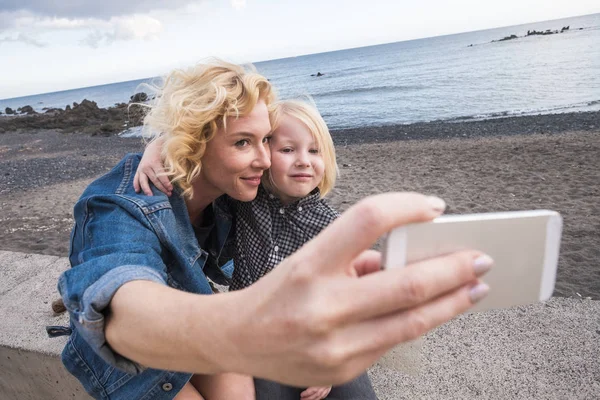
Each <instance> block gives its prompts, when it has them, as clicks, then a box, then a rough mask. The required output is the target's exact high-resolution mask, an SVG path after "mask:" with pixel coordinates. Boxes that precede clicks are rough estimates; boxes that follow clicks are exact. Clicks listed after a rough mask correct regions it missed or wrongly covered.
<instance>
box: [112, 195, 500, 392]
mask: <svg viewBox="0 0 600 400" xmlns="http://www.w3.org/2000/svg"><path fill="white" fill-rule="evenodd" d="M442 212H443V203H440V201H439V199H437V200H436V199H432V198H427V197H425V196H422V195H418V194H412V193H391V194H384V195H378V196H373V197H370V198H367V199H365V200H363V201H361V202H359V203H357V204H356V205H354V206H353V207H351V208H350V209H349V210H348V211H347V212H345V213H344V214H343V215H342V216H341V217H340V218H339V219H337V220H336V221H335V222H334V223H332V224H331V225H330V226H329V227H328V228H326V229H325V230H324V231H323V232H322V233H321V234H320V235H319V236H317V237H316V238H315V239H313V240H312V241H310V242H308V243H307V244H306V245H305V246H304V247H303V248H302V249H300V250H299V251H298V252H297V253H295V254H294V255H292V256H291V257H289V258H287V259H286V260H284V261H283V262H282V263H281V264H280V265H279V266H278V267H277V268H276V269H275V270H273V271H272V272H271V273H269V274H268V275H267V276H265V277H264V278H263V279H261V280H259V281H258V282H257V283H256V284H254V285H252V286H250V287H248V288H246V289H244V290H240V291H237V292H233V293H224V294H217V295H210V296H202V295H194V294H189V293H183V292H178V291H175V290H174V289H170V288H168V287H165V286H162V285H159V284H156V283H153V282H144V281H139V282H136V281H133V282H129V283H127V284H125V285H123V286H122V287H121V288H120V289H119V290H118V291H117V292H116V294H115V296H114V298H113V300H112V303H111V305H110V309H111V315H110V318H109V320H108V324H107V327H106V337H107V339H108V343H109V344H110V346H111V347H112V348H113V349H114V350H116V351H117V352H119V353H121V354H122V355H124V356H126V357H128V358H130V359H132V360H135V361H138V362H139V363H141V364H142V365H145V366H148V367H153V368H160V369H170V370H181V371H189V372H194V373H218V372H224V371H228V372H238V373H242V374H246V375H252V376H255V377H260V378H265V379H270V380H275V381H278V382H282V383H286V384H291V385H296V386H305V387H308V386H315V385H317V386H326V385H330V384H339V383H343V382H346V381H349V380H350V379H352V378H354V377H356V376H358V375H359V374H360V373H362V372H364V371H365V370H366V368H368V367H369V366H370V365H372V364H373V363H374V362H375V361H376V360H377V359H378V358H379V357H380V356H382V355H383V354H384V353H385V352H386V351H387V350H388V349H390V348H391V347H393V346H394V345H396V344H398V343H400V342H405V341H408V340H411V339H414V338H416V337H418V336H420V335H422V334H424V333H425V332H427V331H429V330H430V329H432V328H434V327H436V326H438V325H440V324H442V323H444V322H446V321H448V320H450V319H451V318H453V317H455V316H456V315H458V314H460V313H462V312H464V311H466V310H467V309H469V308H470V307H471V306H472V305H473V304H474V303H475V302H477V301H478V300H479V299H481V298H482V297H483V296H485V294H486V293H487V290H488V288H487V286H485V284H482V283H480V282H479V280H478V278H479V277H480V276H481V275H482V274H483V273H485V272H486V271H487V270H488V269H489V267H490V266H491V265H489V264H490V262H489V259H487V258H485V257H482V254H480V253H479V252H477V251H462V252H459V253H455V254H450V255H447V256H443V257H438V258H434V259H431V260H427V261H423V262H419V263H417V264H413V265H410V266H408V267H407V268H397V269H394V268H391V269H386V270H383V271H382V270H380V265H381V259H380V255H379V254H378V253H377V252H373V251H365V250H366V249H368V248H369V247H370V246H371V245H372V244H373V243H374V242H375V241H376V240H377V238H379V237H380V236H381V235H382V234H384V233H385V232H388V231H389V230H391V229H393V228H394V227H397V226H400V225H404V224H408V223H415V222H422V221H429V220H431V219H433V218H435V217H436V216H438V215H440V214H441V213H442ZM324 305H326V306H324ZM232 316H235V317H234V318H232Z"/></svg>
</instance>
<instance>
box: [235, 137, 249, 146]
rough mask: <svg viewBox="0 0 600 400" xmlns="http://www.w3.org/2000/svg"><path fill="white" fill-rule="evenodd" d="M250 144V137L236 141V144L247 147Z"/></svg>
mask: <svg viewBox="0 0 600 400" xmlns="http://www.w3.org/2000/svg"><path fill="white" fill-rule="evenodd" d="M249 144H250V141H249V140H248V139H242V140H239V141H237V142H235V145H236V146H237V147H246V146H248V145H249Z"/></svg>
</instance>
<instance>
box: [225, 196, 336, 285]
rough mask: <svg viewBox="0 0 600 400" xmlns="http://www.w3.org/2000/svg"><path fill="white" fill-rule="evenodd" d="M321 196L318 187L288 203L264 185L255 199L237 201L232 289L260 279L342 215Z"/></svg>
mask: <svg viewBox="0 0 600 400" xmlns="http://www.w3.org/2000/svg"><path fill="white" fill-rule="evenodd" d="M319 196H320V193H319V189H315V190H313V191H312V192H311V193H310V194H309V195H308V196H306V197H304V198H302V199H300V200H297V201H295V202H293V203H291V204H288V205H287V206H285V205H283V204H282V203H281V201H280V200H279V199H278V198H277V197H275V196H274V195H272V194H270V193H268V192H267V191H266V190H265V189H264V188H263V187H262V186H260V187H259V189H258V194H257V196H256V199H255V200H254V201H251V202H245V203H242V202H236V205H235V207H236V219H235V226H236V228H235V235H236V238H235V246H236V249H235V255H234V258H233V263H234V271H233V278H232V282H231V286H230V288H229V289H230V290H238V289H242V288H245V287H247V286H250V285H251V284H253V283H254V282H256V281H257V280H259V279H260V278H261V277H263V276H264V275H265V274H266V273H268V272H269V271H271V270H272V269H273V268H274V267H275V266H276V265H277V264H279V263H280V262H281V261H283V259H284V258H286V257H288V256H290V255H291V254H292V253H294V252H295V251H296V250H298V249H299V248H300V247H302V245H304V243H306V242H308V241H309V240H310V239H312V238H313V237H315V236H316V235H318V234H319V232H321V230H322V229H323V228H325V227H326V226H327V225H329V224H330V223H331V222H333V220H335V219H336V218H337V217H338V216H339V213H338V212H337V211H335V210H334V209H333V208H331V207H330V206H329V205H328V204H327V203H326V202H325V201H324V200H323V199H320V198H319Z"/></svg>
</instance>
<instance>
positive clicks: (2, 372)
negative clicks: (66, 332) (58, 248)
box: [0, 251, 90, 400]
mask: <svg viewBox="0 0 600 400" xmlns="http://www.w3.org/2000/svg"><path fill="white" fill-rule="evenodd" d="M0 268H1V271H2V279H0V304H1V306H0V321H2V323H1V324H0V394H1V395H0V398H2V400H12V399H23V400H26V399H32V400H34V399H35V400H39V399H44V400H46V399H49V400H54V399H56V400H59V399H90V397H89V396H88V395H87V393H85V391H84V390H83V388H82V387H81V385H80V384H79V382H78V381H77V380H76V379H75V378H74V377H72V376H71V375H70V374H69V373H68V372H67V371H66V370H65V369H64V367H63V365H62V363H61V361H60V358H59V357H60V353H61V351H62V348H63V347H64V345H65V342H66V341H67V339H66V337H59V338H49V337H48V335H47V334H46V329H45V327H46V326H47V325H68V324H69V319H68V315H67V314H66V313H65V314H62V315H59V316H54V313H53V312H52V308H51V303H52V301H53V300H55V299H57V298H58V291H57V290H56V283H57V282H58V277H59V275H60V274H61V272H62V271H64V270H66V269H67V268H69V262H68V260H67V259H66V258H59V257H54V256H44V255H39V254H25V253H13V252H8V251H0Z"/></svg>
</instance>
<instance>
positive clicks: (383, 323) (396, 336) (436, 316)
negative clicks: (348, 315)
mask: <svg viewBox="0 0 600 400" xmlns="http://www.w3.org/2000/svg"><path fill="white" fill-rule="evenodd" d="M488 290H489V287H487V285H485V284H483V283H480V282H479V281H477V280H476V281H474V282H472V283H470V284H468V285H465V286H463V287H460V288H458V289H456V290H454V291H452V292H450V293H447V294H445V295H443V296H440V297H439V298H437V299H435V300H432V301H430V302H427V303H425V304H423V305H421V306H419V307H415V308H412V309H409V310H404V311H401V312H398V313H391V314H388V315H384V316H380V317H377V318H373V319H370V320H367V321H363V322H361V323H359V324H355V325H353V326H351V327H348V328H347V329H345V330H344V331H343V333H342V334H341V335H340V336H339V337H338V338H337V339H339V343H349V344H350V346H354V348H349V349H347V353H346V354H349V355H351V357H353V358H354V357H356V358H360V356H361V354H362V355H363V356H365V355H366V356H368V355H372V356H376V357H378V356H379V355H381V354H382V352H385V351H387V350H388V349H390V348H391V347H393V346H395V345H397V344H399V343H404V342H407V341H410V340H413V339H416V338H417V337H419V336H421V335H423V334H425V333H426V332H428V331H430V330H431V329H433V328H435V327H437V326H439V325H442V324H443V323H445V322H448V321H449V320H451V319H452V318H454V317H456V316H457V315H459V314H461V313H463V312H465V311H467V310H468V309H469V308H471V307H472V306H473V305H474V304H475V303H476V302H477V301H479V300H481V298H483V297H485V295H486V294H487V291H488ZM373 361H374V360H373Z"/></svg>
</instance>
